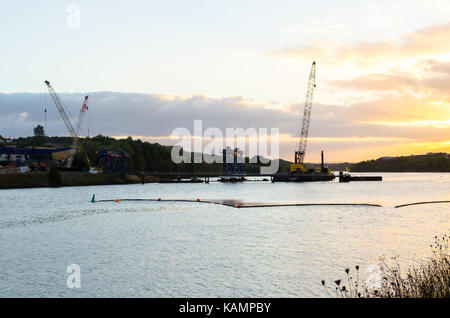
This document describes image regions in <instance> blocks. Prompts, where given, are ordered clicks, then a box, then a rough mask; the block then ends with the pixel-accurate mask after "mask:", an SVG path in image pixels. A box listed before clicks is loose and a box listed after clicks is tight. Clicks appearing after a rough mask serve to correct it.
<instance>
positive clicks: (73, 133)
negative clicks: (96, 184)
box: [45, 81, 90, 168]
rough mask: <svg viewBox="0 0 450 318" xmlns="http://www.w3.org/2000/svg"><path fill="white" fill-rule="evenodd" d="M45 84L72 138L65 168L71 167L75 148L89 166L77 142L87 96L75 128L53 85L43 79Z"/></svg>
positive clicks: (87, 159)
mask: <svg viewBox="0 0 450 318" xmlns="http://www.w3.org/2000/svg"><path fill="white" fill-rule="evenodd" d="M45 84H46V85H47V87H48V92H49V93H50V96H51V98H52V100H53V102H54V103H55V106H56V109H57V110H58V112H59V114H60V115H61V118H62V119H63V122H64V124H65V125H66V128H67V130H68V131H69V134H70V136H71V137H72V138H73V147H72V152H71V154H70V155H69V158H68V160H67V164H66V167H67V168H70V167H72V162H73V158H74V155H75V150H79V151H80V154H81V155H82V157H83V159H84V161H85V162H86V164H87V165H88V167H89V168H90V161H89V158H88V156H87V155H86V153H85V151H84V150H83V148H82V147H81V146H80V145H79V144H78V138H79V137H78V134H79V131H80V127H81V123H82V120H83V117H84V112H85V111H86V109H87V98H88V97H85V100H84V103H83V107H82V109H81V112H80V116H79V118H78V123H77V126H76V127H77V130H75V128H74V127H73V125H72V122H71V121H70V118H69V116H68V115H67V111H66V107H65V106H64V104H63V102H62V101H61V99H60V98H59V96H58V94H57V93H56V91H55V89H54V88H53V86H52V85H51V84H50V82H49V81H45ZM82 113H83V114H82Z"/></svg>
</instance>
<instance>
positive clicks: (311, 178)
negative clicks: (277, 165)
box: [272, 173, 336, 182]
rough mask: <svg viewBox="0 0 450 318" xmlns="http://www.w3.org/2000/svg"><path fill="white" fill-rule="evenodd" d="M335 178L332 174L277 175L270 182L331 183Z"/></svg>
mask: <svg viewBox="0 0 450 318" xmlns="http://www.w3.org/2000/svg"><path fill="white" fill-rule="evenodd" d="M335 178H336V176H335V175H334V174H328V173H302V174H285V175H282V174H278V175H274V176H273V177H272V182H315V181H333V180H334V179H335Z"/></svg>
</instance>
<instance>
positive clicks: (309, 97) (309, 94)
mask: <svg viewBox="0 0 450 318" xmlns="http://www.w3.org/2000/svg"><path fill="white" fill-rule="evenodd" d="M315 88H316V62H313V64H312V67H311V72H310V74H309V80H308V88H307V91H306V102H305V110H304V114H303V123H302V130H301V135H300V141H299V144H298V151H296V152H295V163H296V164H300V165H303V161H304V159H305V155H306V146H307V144H308V135H309V124H310V122H311V110H312V102H313V97H314V90H315Z"/></svg>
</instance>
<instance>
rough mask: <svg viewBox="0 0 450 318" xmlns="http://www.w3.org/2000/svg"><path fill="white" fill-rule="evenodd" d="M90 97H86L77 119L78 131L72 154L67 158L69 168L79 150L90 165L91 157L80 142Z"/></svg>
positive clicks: (74, 139)
mask: <svg viewBox="0 0 450 318" xmlns="http://www.w3.org/2000/svg"><path fill="white" fill-rule="evenodd" d="M88 99H89V96H86V97H84V102H83V106H81V110H80V113H79V115H78V121H77V124H76V126H75V127H76V131H75V132H76V136H75V137H73V143H72V151H71V152H70V155H69V158H68V159H67V164H66V167H67V168H71V167H72V163H73V160H74V159H75V154H76V152H77V150H78V151H79V152H80V154H81V155H82V156H83V157H84V160H85V161H86V163H87V164H88V166H90V162H89V158H88V157H87V155H86V154H84V149H82V147H81V145H80V144H79V143H78V140H79V136H80V133H81V126H82V124H83V120H84V115H85V114H86V111H87V109H88V106H87V102H88Z"/></svg>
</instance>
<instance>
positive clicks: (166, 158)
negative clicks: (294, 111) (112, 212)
mask: <svg viewBox="0 0 450 318" xmlns="http://www.w3.org/2000/svg"><path fill="white" fill-rule="evenodd" d="M80 143H81V146H82V147H83V148H84V150H85V152H86V154H87V156H88V157H89V160H90V162H91V163H92V164H93V165H94V166H97V165H98V164H99V159H98V158H97V152H98V151H101V150H104V149H106V150H109V151H125V152H127V153H128V154H129V156H130V157H129V160H128V166H129V171H130V172H134V173H139V172H141V171H145V172H176V173H183V172H185V173H188V172H189V173H191V172H203V173H206V172H211V173H216V172H220V171H222V164H220V163H213V164H208V163H205V162H204V163H195V164H194V163H181V164H175V163H174V162H173V161H172V159H171V153H172V147H171V146H163V145H160V144H158V143H149V142H144V141H141V140H139V139H138V140H133V139H132V138H131V137H128V138H126V139H115V138H111V137H105V136H102V135H98V136H96V137H93V138H81V139H80ZM9 145H15V146H17V147H36V146H49V147H71V146H72V138H70V137H45V138H43V137H42V136H34V137H26V138H22V137H21V138H17V139H14V140H13V141H12V142H11V143H10V144H9ZM2 146H5V144H3V145H2V143H1V142H0V147H2ZM191 156H192V160H191V162H193V154H192V153H191ZM40 159H41V160H43V161H47V162H50V161H51V160H52V158H51V155H47V156H42V157H41V158H40ZM245 159H246V163H245V164H244V167H243V168H244V171H246V172H250V173H251V172H259V171H260V167H261V166H262V164H261V163H257V164H253V163H249V158H245ZM73 167H77V168H85V163H84V161H83V160H82V158H81V156H79V155H78V154H77V155H76V156H75V160H74V163H73ZM280 167H281V171H285V172H287V171H288V170H289V163H288V162H287V161H284V160H280Z"/></svg>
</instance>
